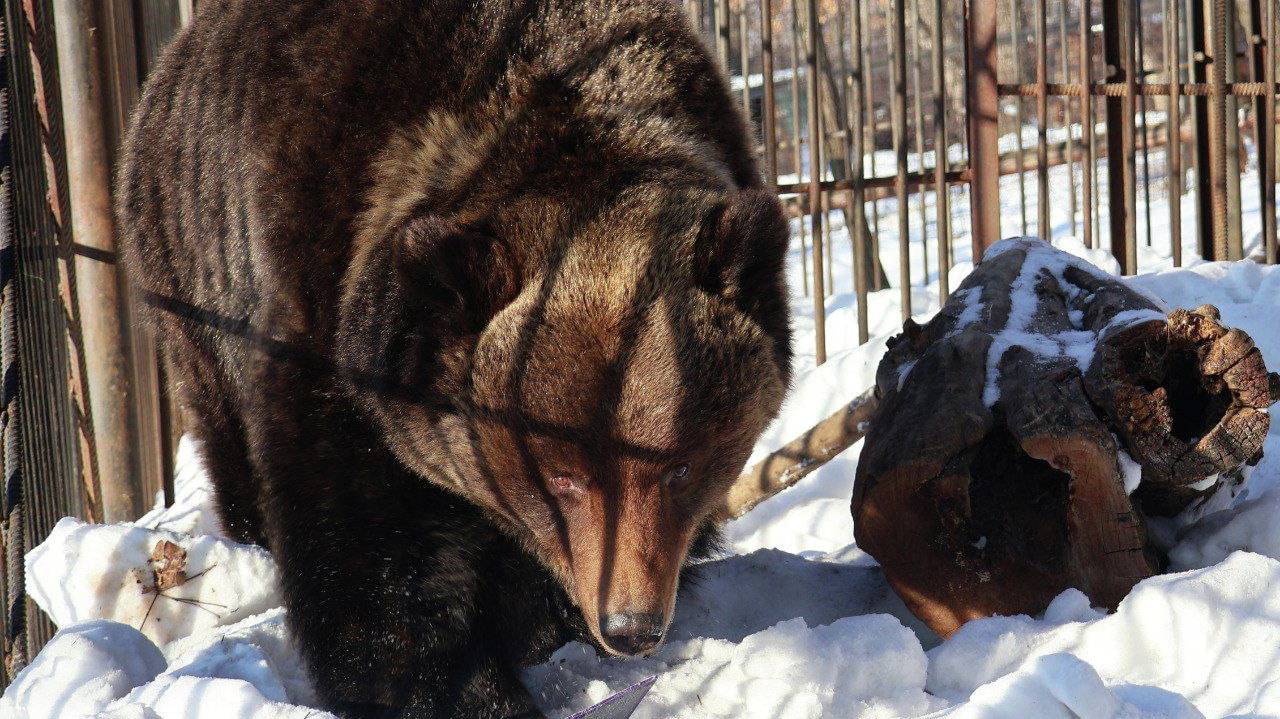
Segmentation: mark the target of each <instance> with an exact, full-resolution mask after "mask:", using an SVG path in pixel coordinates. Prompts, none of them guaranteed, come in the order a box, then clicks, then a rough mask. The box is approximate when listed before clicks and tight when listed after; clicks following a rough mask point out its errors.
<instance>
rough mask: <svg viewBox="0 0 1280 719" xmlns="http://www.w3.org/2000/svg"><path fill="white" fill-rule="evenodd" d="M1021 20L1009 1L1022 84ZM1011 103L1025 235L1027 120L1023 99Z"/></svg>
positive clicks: (1017, 70) (1011, 48)
mask: <svg viewBox="0 0 1280 719" xmlns="http://www.w3.org/2000/svg"><path fill="white" fill-rule="evenodd" d="M1020 20H1021V18H1020V17H1019V14H1018V0H1009V23H1010V26H1009V37H1010V40H1012V42H1010V43H1009V52H1010V53H1012V56H1011V59H1012V60H1013V73H1012V74H1013V78H1012V79H1013V81H1014V82H1022V58H1021V57H1020V54H1021V53H1019V52H1018V48H1019V46H1020V45H1021V44H1022V28H1021V22H1020ZM1010 101H1011V102H1012V103H1013V107H1014V114H1013V117H1014V123H1015V127H1014V136H1013V140H1014V147H1015V148H1017V152H1018V159H1017V161H1016V162H1015V163H1014V167H1015V168H1017V173H1018V199H1019V205H1018V212H1019V218H1020V219H1021V220H1022V234H1023V235H1025V234H1027V228H1028V227H1029V225H1028V224H1027V173H1025V172H1023V169H1022V168H1023V164H1022V163H1023V161H1024V160H1025V159H1026V158H1025V157H1024V155H1025V153H1026V148H1025V147H1024V146H1023V143H1022V126H1023V123H1024V122H1025V120H1026V118H1024V117H1023V115H1022V112H1023V109H1024V108H1023V102H1022V97H1021V96H1020V95H1015V96H1014V97H1012V98H1010Z"/></svg>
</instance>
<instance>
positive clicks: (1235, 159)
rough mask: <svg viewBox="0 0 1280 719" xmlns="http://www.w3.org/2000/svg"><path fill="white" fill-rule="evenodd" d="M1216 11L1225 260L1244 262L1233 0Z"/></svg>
mask: <svg viewBox="0 0 1280 719" xmlns="http://www.w3.org/2000/svg"><path fill="white" fill-rule="evenodd" d="M1216 4H1217V8H1216V11H1217V13H1218V14H1219V15H1220V17H1221V19H1222V32H1223V35H1224V37H1223V42H1222V47H1223V48H1224V50H1225V55H1224V59H1225V60H1226V63H1225V66H1224V67H1223V71H1224V72H1225V73H1226V78H1225V82H1224V83H1223V98H1222V99H1223V105H1224V111H1223V117H1224V119H1225V120H1226V124H1224V125H1223V128H1222V129H1223V131H1224V133H1223V138H1224V139H1225V140H1226V143H1227V151H1226V154H1224V155H1223V169H1225V170H1226V178H1227V196H1226V199H1227V211H1226V221H1227V227H1226V231H1227V259H1228V260H1242V259H1244V238H1243V235H1242V228H1241V225H1240V217H1241V212H1240V191H1241V187H1240V170H1241V167H1240V164H1241V160H1242V159H1243V158H1244V152H1243V134H1242V133H1241V131H1240V122H1239V109H1240V103H1239V98H1238V97H1236V95H1235V93H1233V92H1231V91H1230V90H1229V89H1228V88H1229V84H1230V83H1234V82H1235V81H1236V80H1238V79H1239V78H1238V75H1239V73H1238V71H1237V66H1236V23H1237V21H1238V18H1237V17H1236V9H1237V6H1236V0H1218V2H1217V3H1216Z"/></svg>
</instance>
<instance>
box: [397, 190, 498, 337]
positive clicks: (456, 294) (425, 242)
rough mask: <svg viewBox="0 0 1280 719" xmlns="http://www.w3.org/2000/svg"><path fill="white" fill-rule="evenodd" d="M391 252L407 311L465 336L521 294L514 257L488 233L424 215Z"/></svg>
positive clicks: (406, 225) (404, 232)
mask: <svg viewBox="0 0 1280 719" xmlns="http://www.w3.org/2000/svg"><path fill="white" fill-rule="evenodd" d="M389 249H390V252H391V260H392V270H393V272H394V281H395V282H397V283H399V284H400V285H401V288H400V290H401V292H403V294H404V300H405V302H406V304H407V305H408V307H409V308H411V309H412V310H414V311H417V312H423V313H428V314H430V315H431V316H432V318H433V320H434V321H436V322H448V323H450V324H451V325H452V329H454V330H456V331H459V332H460V333H461V334H479V333H480V332H481V331H482V330H483V329H484V328H485V326H486V325H487V324H488V323H489V320H491V319H493V316H494V315H496V314H497V313H498V312H499V311H501V310H502V308H503V307H506V306H507V305H508V304H509V303H510V302H512V301H513V300H514V299H515V296H516V294H517V291H518V288H517V279H516V278H517V272H516V268H515V267H514V266H513V264H512V255H511V253H510V252H508V251H507V247H506V245H505V244H504V243H503V242H502V241H501V240H500V239H499V238H498V237H496V236H494V235H493V234H490V233H489V232H486V231H485V230H484V229H483V228H478V227H462V226H458V225H455V224H452V223H450V222H448V221H445V220H442V219H440V218H439V217H437V216H435V215H432V214H420V215H417V216H415V217H413V218H411V219H410V220H408V221H407V222H405V223H404V224H403V225H401V226H400V228H399V230H398V231H397V232H396V233H395V234H394V236H393V237H392V238H391V241H390V247H389Z"/></svg>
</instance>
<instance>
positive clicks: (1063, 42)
mask: <svg viewBox="0 0 1280 719" xmlns="http://www.w3.org/2000/svg"><path fill="white" fill-rule="evenodd" d="M1058 68H1059V69H1060V70H1061V71H1062V75H1063V79H1066V76H1067V75H1068V73H1069V72H1070V70H1069V68H1070V65H1069V64H1068V62H1067V2H1066V0H1060V1H1059V2H1058ZM1062 124H1063V126H1064V127H1065V128H1066V131H1067V143H1066V144H1067V184H1068V185H1069V186H1070V189H1071V191H1070V192H1068V193H1067V203H1068V206H1067V213H1068V215H1070V225H1071V234H1072V235H1073V236H1076V237H1079V235H1078V231H1079V227H1078V223H1077V222H1076V211H1077V209H1078V208H1077V206H1076V166H1075V162H1073V161H1072V158H1074V157H1075V156H1076V149H1075V137H1074V135H1075V133H1074V132H1073V131H1072V129H1071V99H1070V98H1065V97H1064V98H1063V99H1062Z"/></svg>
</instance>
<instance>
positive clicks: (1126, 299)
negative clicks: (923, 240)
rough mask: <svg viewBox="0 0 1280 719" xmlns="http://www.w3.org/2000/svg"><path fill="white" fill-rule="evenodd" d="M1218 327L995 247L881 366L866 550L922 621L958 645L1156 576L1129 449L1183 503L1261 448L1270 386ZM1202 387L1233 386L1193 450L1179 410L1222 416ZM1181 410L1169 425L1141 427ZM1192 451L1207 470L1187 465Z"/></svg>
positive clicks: (1072, 261) (1107, 598)
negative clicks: (970, 624) (972, 626)
mask: <svg viewBox="0 0 1280 719" xmlns="http://www.w3.org/2000/svg"><path fill="white" fill-rule="evenodd" d="M1210 314H1211V313H1208V311H1203V312H1201V314H1193V313H1186V312H1174V313H1172V314H1170V315H1169V316H1168V317H1167V318H1166V317H1165V315H1164V313H1163V312H1162V311H1160V308H1159V307H1158V306H1157V305H1156V303H1155V302H1154V301H1152V300H1150V299H1148V298H1146V297H1144V296H1143V295H1141V294H1139V293H1137V292H1135V291H1133V290H1132V289H1131V288H1129V287H1128V286H1126V285H1124V284H1123V283H1121V282H1120V281H1119V280H1117V279H1116V278H1114V277H1111V276H1109V275H1107V274H1105V273H1103V272H1101V271H1099V270H1097V269H1096V268H1093V267H1092V266H1090V265H1088V264H1087V263H1084V262H1082V261H1080V260H1078V259H1076V258H1073V257H1071V256H1070V255H1067V254H1066V253H1062V252H1059V251H1057V250H1054V249H1052V248H1051V247H1050V246H1048V245H1047V244H1045V243H1043V242H1041V241H1039V240H1029V239H1023V240H1011V241H1006V242H1002V243H999V244H998V245H996V246H994V247H992V248H991V249H990V250H988V252H987V254H986V256H985V257H984V259H983V261H982V262H981V263H980V264H979V265H978V266H977V267H976V268H975V269H974V271H973V273H972V274H971V275H970V276H969V277H968V278H967V279H966V280H965V282H964V283H962V284H961V286H960V288H959V289H958V290H957V291H956V292H955V293H954V294H953V295H952V297H951V299H950V300H949V301H948V302H947V304H946V305H945V306H944V307H943V308H942V310H941V311H940V312H939V313H938V315H936V316H935V317H934V318H933V319H932V320H931V321H930V322H929V323H927V324H925V325H923V326H920V325H917V324H915V323H913V322H910V321H908V322H907V323H906V324H905V325H904V327H903V333H902V334H901V335H899V336H898V337H896V338H894V340H891V341H890V345H889V350H888V351H887V352H886V354H885V357H884V359H883V360H882V361H881V363H880V366H879V368H878V370H877V378H876V390H877V394H878V395H879V397H880V402H879V408H878V410H877V412H876V413H875V415H874V417H873V419H872V421H871V426H870V428H869V431H868V434H867V437H866V444H865V446H864V448H863V451H862V456H861V459H860V460H859V465H858V474H857V478H856V484H855V487H854V496H853V502H852V510H853V514H854V528H855V530H854V531H855V534H856V537H857V541H858V544H859V546H860V547H861V548H862V549H864V550H866V551H867V552H868V553H870V554H871V555H872V556H873V557H875V558H876V559H877V560H878V561H879V562H880V564H881V565H882V566H883V567H884V571H885V574H886V576H887V578H888V579H889V582H890V583H891V585H892V586H893V587H894V589H895V590H896V591H897V592H898V594H899V595H900V596H901V597H902V598H903V600H904V601H905V602H906V604H907V606H908V608H910V609H911V611H912V612H913V613H915V614H916V615H917V616H918V617H920V618H921V619H922V620H924V621H925V622H926V623H927V624H928V625H929V626H930V627H931V628H932V629H933V630H934V631H936V632H938V633H939V634H940V635H942V636H947V635H949V634H951V633H952V632H954V631H955V630H956V629H957V628H958V627H959V626H960V625H961V624H963V623H964V622H965V621H968V620H969V619H972V618H975V617H980V616H987V615H991V614H1017V613H1033V612H1038V611H1041V610H1043V609H1044V608H1045V606H1046V605H1047V604H1048V602H1049V601H1050V600H1051V599H1052V598H1053V597H1054V596H1056V595H1057V594H1058V593H1060V592H1061V591H1062V590H1064V589H1067V588H1069V587H1075V588H1078V589H1080V590H1082V591H1084V592H1085V593H1086V594H1088V595H1089V596H1090V598H1091V599H1092V601H1093V602H1095V603H1096V604H1101V605H1106V606H1110V607H1114V606H1115V605H1116V603H1118V602H1119V601H1120V599H1122V598H1123V597H1124V596H1125V595H1126V594H1127V593H1128V591H1129V590H1130V589H1131V588H1132V587H1133V585H1134V584H1135V583H1137V582H1138V581H1140V580H1142V579H1144V578H1146V577H1149V576H1151V575H1152V574H1153V573H1155V571H1156V570H1157V568H1158V564H1159V558H1158V557H1157V556H1156V554H1155V553H1154V552H1153V551H1152V550H1151V549H1150V548H1149V547H1148V542H1147V537H1146V528H1145V522H1144V519H1143V517H1142V515H1141V513H1140V512H1138V511H1136V510H1135V507H1134V505H1133V503H1132V501H1131V498H1130V496H1129V494H1128V493H1127V492H1126V486H1125V477H1124V472H1123V469H1122V466H1121V462H1120V451H1121V450H1122V448H1121V447H1120V446H1118V445H1117V442H1116V437H1117V436H1118V437H1119V439H1120V441H1121V442H1123V443H1125V447H1124V451H1127V452H1128V453H1129V454H1130V455H1131V456H1132V457H1133V458H1134V459H1135V460H1136V461H1138V462H1139V463H1141V464H1142V466H1143V482H1144V486H1145V485H1151V486H1152V487H1153V488H1154V489H1153V490H1150V491H1151V492H1153V493H1154V495H1156V496H1160V497H1161V498H1168V494H1169V493H1168V491H1167V488H1169V487H1175V488H1181V487H1183V486H1185V485H1186V484H1187V483H1194V482H1195V481H1197V480H1194V479H1192V478H1193V477H1195V476H1199V477H1200V478H1201V480H1203V478H1204V475H1203V474H1197V472H1202V471H1203V467H1204V466H1208V465H1209V464H1211V465H1212V469H1214V470H1217V471H1226V469H1227V468H1234V467H1238V466H1239V465H1240V464H1241V463H1243V462H1245V461H1246V460H1248V459H1251V458H1254V457H1255V456H1256V455H1257V453H1258V452H1259V451H1260V447H1261V437H1262V436H1264V435H1265V434H1266V427H1265V421H1266V414H1265V413H1264V412H1261V411H1260V408H1261V407H1265V406H1266V404H1268V403H1269V400H1270V399H1271V397H1272V396H1273V392H1274V386H1273V385H1274V382H1275V380H1274V378H1270V379H1269V378H1268V375H1267V374H1266V371H1265V368H1263V367H1262V365H1261V359H1260V357H1259V356H1257V355H1256V350H1253V349H1252V346H1251V344H1249V349H1248V350H1246V349H1245V344H1246V343H1244V341H1243V340H1242V339H1241V336H1242V335H1243V333H1240V332H1238V331H1234V330H1232V331H1228V330H1226V329H1225V328H1221V327H1220V325H1217V324H1216V321H1214V320H1213V319H1211V317H1210V316H1209V315H1210ZM1206 321H1207V322H1212V323H1213V326H1214V327H1216V329H1215V328H1213V327H1210V326H1209V325H1206V324H1204V322H1206ZM1219 330H1221V331H1219ZM1233 333H1234V334H1233ZM1228 335H1231V337H1232V339H1230V340H1227V339H1226V338H1227V336H1228ZM1186 347H1190V348H1192V349H1185V348H1186ZM1170 348H1172V349H1170ZM1186 352H1190V353H1191V356H1194V357H1195V358H1196V362H1191V361H1190V360H1189V359H1187V358H1186V356H1185V353H1186ZM1178 353H1184V354H1178ZM1228 374H1230V375H1232V376H1231V379H1230V380H1229V381H1228V379H1227V375H1228ZM1209 377H1214V378H1220V380H1219V379H1212V380H1210V379H1206V378H1209ZM1149 378H1154V379H1149ZM1153 382H1154V384H1153ZM1268 382H1271V383H1272V384H1268ZM1161 383H1163V384H1161ZM1174 386H1176V387H1178V389H1177V390H1174V389H1170V388H1171V387H1174ZM1193 386H1202V387H1204V386H1212V387H1215V388H1218V389H1220V390H1221V392H1223V393H1225V394H1224V395H1211V399H1210V400H1208V402H1209V405H1206V406H1212V407H1217V406H1218V404H1221V403H1226V405H1227V407H1228V408H1229V409H1227V410H1226V411H1225V414H1223V417H1224V418H1225V419H1222V420H1220V421H1218V423H1217V424H1215V425H1213V427H1212V428H1210V429H1208V430H1205V431H1204V432H1201V430H1199V429H1197V430H1196V433H1200V439H1199V440H1197V442H1196V443H1195V446H1196V447H1200V446H1201V444H1204V448H1203V449H1202V450H1196V451H1194V452H1191V453H1188V452H1181V453H1178V449H1179V448H1180V447H1183V446H1185V445H1186V444H1187V442H1186V441H1184V442H1183V444H1182V445H1174V444H1171V442H1173V440H1176V439H1177V438H1178V436H1179V435H1178V432H1179V431H1181V428H1180V426H1179V425H1177V423H1176V422H1174V421H1173V419H1174V418H1176V417H1178V416H1182V415H1179V414H1178V412H1188V413H1190V414H1197V413H1199V414H1200V415H1204V416H1208V415H1214V412H1213V411H1207V410H1205V411H1202V409H1203V408H1199V409H1198V408H1197V407H1199V405H1195V402H1196V401H1199V399H1198V398H1200V397H1201V395H1200V394H1196V393H1195V392H1189V393H1188V392H1185V391H1183V390H1184V389H1185V388H1187V387H1193ZM1135 387H1140V388H1142V391H1143V392H1145V394H1143V395H1142V397H1146V398H1147V400H1148V401H1147V403H1146V404H1142V403H1141V402H1139V401H1138V397H1137V394H1136V392H1137V390H1136V389H1135ZM1161 387H1165V391H1164V392H1163V394H1162V393H1161V392H1160V391H1159V390H1160V388H1161ZM1263 388H1265V391H1264V389H1263ZM1228 395H1229V397H1228ZM1160 398H1163V399H1162V400H1161V399H1160ZM1171 398H1176V399H1171ZM1160 401H1163V402H1164V405H1160V404H1159V402H1160ZM1179 402H1182V403H1184V404H1182V405H1179V404H1177V403H1179ZM1171 403H1172V404H1173V405H1175V407H1174V409H1172V410H1171V414H1170V416H1169V417H1165V416H1163V415H1160V416H1159V417H1157V419H1158V421H1152V420H1150V419H1149V418H1148V417H1147V416H1146V415H1142V414H1141V413H1140V412H1139V410H1140V409H1142V408H1144V407H1161V406H1164V407H1167V406H1169V405H1170V404H1171ZM1178 408H1181V409H1178ZM1215 416H1216V415H1215ZM1235 417H1240V418H1242V419H1239V420H1233V419H1231V418H1235ZM1184 420H1185V417H1184ZM1206 421H1207V420H1206ZM1198 426H1199V425H1197V427H1198ZM1259 430H1260V432H1261V433H1260V434H1259ZM1171 437H1172V438H1173V439H1170V438H1171ZM1131 442H1137V443H1138V444H1139V445H1140V447H1141V448H1134V447H1133V446H1131V445H1130V443H1131ZM1144 443H1145V444H1144ZM1170 447H1172V448H1173V449H1172V450H1170V449H1169V448H1170ZM1170 452H1174V454H1176V457H1175V458H1174V460H1173V461H1165V464H1164V465H1161V464H1160V462H1159V459H1160V458H1165V459H1166V460H1167V458H1168V457H1170V456H1172V455H1170ZM1192 454H1195V456H1197V457H1199V456H1201V455H1204V456H1206V457H1210V458H1211V460H1212V461H1211V462H1208V464H1206V463H1205V462H1201V463H1199V464H1195V466H1196V467H1197V469H1195V470H1194V471H1192V470H1190V469H1187V470H1184V469H1183V465H1184V464H1188V463H1190V464H1194V463H1192V462H1191V460H1190V459H1188V457H1190V456H1192ZM1180 462H1181V463H1182V464H1180ZM1202 465H1203V466H1202ZM1166 466H1167V467H1168V469H1165V467H1166ZM1188 466H1189V464H1188ZM1149 467H1150V468H1151V469H1149ZM1180 491H1181V490H1180ZM1139 496H1140V497H1141V495H1139ZM1184 506H1185V505H1184Z"/></svg>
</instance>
